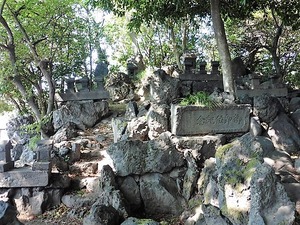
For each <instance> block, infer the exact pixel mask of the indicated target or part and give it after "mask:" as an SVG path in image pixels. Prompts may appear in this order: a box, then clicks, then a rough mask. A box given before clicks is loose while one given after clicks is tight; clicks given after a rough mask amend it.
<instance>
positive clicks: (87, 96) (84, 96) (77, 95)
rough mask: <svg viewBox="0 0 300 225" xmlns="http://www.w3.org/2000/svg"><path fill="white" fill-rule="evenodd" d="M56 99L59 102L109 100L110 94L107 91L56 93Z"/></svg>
mask: <svg viewBox="0 0 300 225" xmlns="http://www.w3.org/2000/svg"><path fill="white" fill-rule="evenodd" d="M55 99H56V100H57V101H59V102H63V101H79V100H95V99H109V93H108V92H107V91H106V90H95V91H86V92H67V93H56V94H55Z"/></svg>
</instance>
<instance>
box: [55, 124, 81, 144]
mask: <svg viewBox="0 0 300 225" xmlns="http://www.w3.org/2000/svg"><path fill="white" fill-rule="evenodd" d="M77 135H78V134H77V131H76V124H74V123H72V122H70V123H66V124H64V126H63V127H61V128H60V129H59V130H58V131H57V132H56V133H55V134H54V135H53V136H52V137H51V139H52V140H53V141H54V142H55V143H60V142H62V141H67V140H70V139H71V138H73V137H76V136H77Z"/></svg>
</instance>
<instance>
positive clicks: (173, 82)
mask: <svg viewBox="0 0 300 225" xmlns="http://www.w3.org/2000/svg"><path fill="white" fill-rule="evenodd" d="M149 83H150V96H151V98H150V99H151V101H152V102H155V103H157V104H170V103H171V102H172V101H173V100H174V99H176V98H177V97H178V95H179V80H178V79H176V78H174V77H171V76H169V75H168V74H167V73H166V72H165V71H164V70H162V69H159V70H157V71H155V72H154V73H153V74H152V76H150V77H149Z"/></svg>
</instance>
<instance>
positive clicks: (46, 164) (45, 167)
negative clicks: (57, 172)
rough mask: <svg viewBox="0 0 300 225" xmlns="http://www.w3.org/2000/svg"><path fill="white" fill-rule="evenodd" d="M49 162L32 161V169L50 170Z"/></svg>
mask: <svg viewBox="0 0 300 225" xmlns="http://www.w3.org/2000/svg"><path fill="white" fill-rule="evenodd" d="M51 169H52V168H51V163H50V162H34V163H33V165H32V171H48V172H51Z"/></svg>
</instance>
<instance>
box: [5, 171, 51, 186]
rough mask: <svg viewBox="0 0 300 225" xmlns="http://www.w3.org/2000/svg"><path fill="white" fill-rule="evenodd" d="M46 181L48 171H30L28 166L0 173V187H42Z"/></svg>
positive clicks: (46, 183)
mask: <svg viewBox="0 0 300 225" xmlns="http://www.w3.org/2000/svg"><path fill="white" fill-rule="evenodd" d="M48 182H49V173H48V171H32V170H31V168H28V167H27V168H26V167H23V168H15V169H14V170H12V171H9V172H4V173H0V187H43V186H46V185H48Z"/></svg>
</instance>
